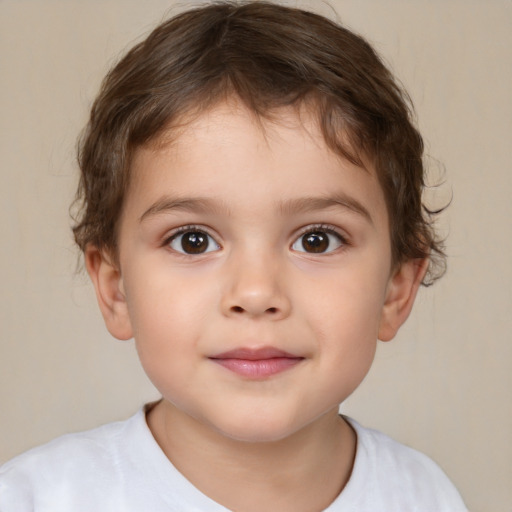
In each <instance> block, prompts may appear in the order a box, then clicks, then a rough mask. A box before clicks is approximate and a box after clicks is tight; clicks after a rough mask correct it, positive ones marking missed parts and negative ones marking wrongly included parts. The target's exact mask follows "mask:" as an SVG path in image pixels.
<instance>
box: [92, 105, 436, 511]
mask: <svg viewBox="0 0 512 512" xmlns="http://www.w3.org/2000/svg"><path fill="white" fill-rule="evenodd" d="M132 173H133V179H132V182H131V184H130V187H129V190H128V193H127V197H126V199H125V204H124V209H123V212H122V216H121V219H120V229H119V238H118V244H119V247H118V260H117V261H118V262H119V264H114V263H113V260H112V258H110V257H109V255H108V254H106V253H105V252H103V251H101V250H98V249H97V248H95V247H92V246H91V247H89V248H88V249H87V251H86V265H87V268H88V271H89V273H90V275H91V278H92V281H93V283H94V285H95V288H96V292H97V297H98V302H99V305H100V308H101V310H102V313H103V316H104V318H105V322H106V325H107V327H108V329H109V331H110V332H111V333H112V334H113V335H114V336H115V337H117V338H119V339H128V338H131V337H134V338H135V342H136V346H137V350H138V354H139V357H140V360H141V363H142V365H143V367H144V369H145V371H146V373H147V374H148V376H149V378H150V379H151V380H152V382H153V383H154V385H155V386H156V387H157V388H158V390H159V391H160V392H161V394H162V397H163V400H162V401H161V402H159V403H158V404H157V405H156V407H154V408H153V409H152V411H151V412H150V413H149V414H148V425H149V427H150V429H151V431H152V432H153V435H154V436H155V439H156V440H157V442H158V443H159V445H160V446H161V448H162V450H163V451H164V452H165V453H166V455H167V456H168V457H169V459H170V460H171V461H172V462H173V464H174V465H175V466H176V467H177V468H178V469H179V470H180V471H181V472H182V473H183V474H184V475H185V476H186V477H187V478H188V479H189V480H190V481H191V482H192V483H193V484H194V485H196V487H198V488H199V489H200V490H201V491H202V492H204V493H205V494H207V495H208V496H210V497H211V498H213V499H214V500H216V501H218V502H219V503H222V504H223V505H225V506H226V507H228V508H230V509H232V510H235V511H243V512H252V511H261V510H269V511H272V510H276V511H277V510H279V511H287V510H290V511H292V510H293V511H295V512H297V511H298V512H300V511H312V510H322V509H323V508H325V507H327V506H328V505H329V504H330V503H331V502H332V501H333V500H334V499H335V498H336V496H337V495H338V494H339V492H340V491H341V490H342V488H343V486H344V485H345V484H346V482H347V481H348V478H349V476H350V471H351V468H352V464H353V460H354V455H355V448H356V436H355V434H354V432H353V431H352V429H351V427H350V426H349V425H348V424H347V423H346V422H345V420H343V419H342V418H340V417H339V415H338V406H339V404H340V403H341V402H343V400H344V399H345V398H347V397H348V396H349V395H350V394H351V393H352V392H353V391H354V390H355V389H356V388H357V386H358V385H359V384H360V382H361V381H362V380H363V378H364V377H365V375H366V373H367V372H368V370H369V368H370V366H371V363H372V361H373V357H374V354H375V349H376V342H377V339H378V338H380V339H381V340H384V341H387V340H390V339H392V338H393V337H394V335H395V334H396V332H397V330H398V328H399V327H400V326H401V324H402V323H403V322H404V321H405V320H406V318H407V316H408V314H409V312H410V310H411V307H412V304H413V302H414V298H415V295H416V292H417V289H418V287H419V284H420V282H421V279H422V277H423V275H424V271H425V266H426V262H424V261H410V262H406V263H405V264H403V265H401V266H400V268H395V266H394V265H393V263H392V261H391V246H390V235H389V225H388V213H387V210H386V205H385V200H384V195H383V192H382V190H381V188H380V185H379V183H378V180H377V178H376V176H375V173H374V172H373V170H372V169H371V168H370V169H366V170H365V169H361V168H358V167H356V166H354V165H352V164H350V163H349V162H347V161H345V160H342V159H340V157H338V156H337V155H335V154H334V153H332V152H331V151H330V150H329V149H328V148H327V147H326V145H325V143H324V141H323V139H322V136H321V134H320V132H319V130H318V128H317V127H316V125H315V123H314V122H313V120H312V118H311V116H310V115H308V112H307V111H306V110H305V109H302V111H301V112H300V116H299V112H297V111H296V110H293V109H291V108H290V109H281V110H279V111H278V112H277V113H276V116H275V117H273V121H272V122H270V121H265V120H263V121H261V120H256V119H255V118H254V116H253V114H251V113H250V112H249V111H247V110H246V109H245V107H243V106H242V105H240V104H239V103H237V102H236V101H235V100H232V101H228V102H226V103H223V104H221V105H218V106H216V107H215V108H213V109H212V110H211V111H209V112H207V113H205V114H203V115H202V116H200V117H198V118H197V119H194V120H192V121H191V122H190V123H188V124H187V125H186V126H185V128H184V129H183V131H182V132H181V133H180V134H179V136H178V137H175V138H174V140H173V142H172V143H171V142H169V143H167V144H166V145H164V146H162V145H160V146H159V147H158V148H141V149H139V150H138V151H137V152H136V154H135V158H134V161H133V168H132ZM187 226H188V228H187ZM190 226H192V227H190ZM183 227H185V228H184V229H185V230H187V229H188V231H189V232H190V231H192V232H196V233H197V232H199V233H203V235H202V236H203V238H204V240H206V245H203V246H202V247H203V248H204V247H206V251H205V252H202V253H199V254H186V253H184V249H183V247H184V246H183V243H182V242H183V240H184V238H185V239H186V238H187V236H188V235H186V234H185V235H183V233H181V234H180V233H179V232H177V230H179V229H180V228H183ZM305 233H309V235H311V234H312V233H313V236H315V237H318V236H320V238H322V239H323V240H324V242H325V240H328V244H327V248H326V249H325V250H323V252H318V253H317V252H311V251H310V249H311V246H310V245H307V243H306V245H305V246H304V244H303V241H304V240H305V237H304V234H305ZM186 247H187V246H186V244H185V248H186ZM322 247H325V243H324V246H322ZM262 347H274V348H276V349H279V350H283V351H286V352H287V353H289V354H291V355H293V356H295V357H296V358H299V359H298V362H296V364H295V363H294V364H293V365H292V366H291V367H290V368H289V369H288V370H286V371H282V372H279V373H277V374H273V375H270V376H268V377H265V378H250V377H246V376H241V375H239V374H237V373H234V372H232V371H230V370H229V369H226V368H224V367H223V366H222V365H219V364H218V362H217V361H215V360H214V359H212V358H213V357H214V356H216V355H218V354H222V353H224V352H226V351H230V350H234V349H239V348H250V349H259V348H262ZM212 468H214V470H212Z"/></svg>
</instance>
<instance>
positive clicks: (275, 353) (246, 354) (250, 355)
mask: <svg viewBox="0 0 512 512" xmlns="http://www.w3.org/2000/svg"><path fill="white" fill-rule="evenodd" d="M277 357H286V358H293V359H302V357H301V356H297V355H295V354H290V353H289V352H285V351H284V350H280V349H278V348H274V347H262V348H256V349H254V348H245V347H242V348H236V349H234V350H228V351H227V352H222V353H221V354H216V355H214V356H212V357H211V358H210V359H244V360H246V361H259V360H262V359H274V358H277Z"/></svg>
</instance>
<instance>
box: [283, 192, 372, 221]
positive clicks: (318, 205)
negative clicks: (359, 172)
mask: <svg viewBox="0 0 512 512" xmlns="http://www.w3.org/2000/svg"><path fill="white" fill-rule="evenodd" d="M339 207H341V208H343V209H346V210H349V211H351V212H353V213H356V214H358V215H360V216H362V217H364V218H365V219H366V220H367V221H368V222H370V224H373V219H372V216H371V215H370V212H369V211H368V209H367V208H366V207H365V206H363V204H362V203H361V202H359V201H358V200H357V199H355V198H354V197H352V196H349V195H347V194H344V193H336V194H333V195H328V196H325V197H303V198H298V199H290V200H288V201H284V202H282V203H281V204H280V205H279V208H280V210H281V213H283V214H286V213H296V212H314V211H321V210H327V209H329V208H339Z"/></svg>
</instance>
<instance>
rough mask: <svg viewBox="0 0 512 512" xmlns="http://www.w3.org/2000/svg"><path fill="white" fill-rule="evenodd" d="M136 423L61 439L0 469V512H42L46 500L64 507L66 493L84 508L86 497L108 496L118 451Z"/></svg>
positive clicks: (114, 424) (113, 477) (117, 467)
mask: <svg viewBox="0 0 512 512" xmlns="http://www.w3.org/2000/svg"><path fill="white" fill-rule="evenodd" d="M136 418H137V416H134V417H133V418H131V419H130V420H127V421H123V422H117V423H110V424H108V425H104V426H102V427H99V428H96V429H93V430H89V431H86V432H80V433H75V434H68V435H64V436H62V437H59V438H57V439H55V440H53V441H51V442H49V443H47V444H45V445H42V446H39V447H37V448H34V449H32V450H29V451H28V452H26V453H24V454H22V455H20V456H18V457H16V458H14V459H12V460H11V461H9V462H7V463H6V464H4V465H3V466H1V467H0V510H2V511H3V510H6V511H7V510H8V511H9V512H11V511H12V512H18V511H23V512H24V511H28V510H30V511H32V510H36V509H37V510H47V509H46V508H44V506H41V504H44V503H45V502H46V501H47V500H48V499H49V498H50V497H51V499H52V503H62V504H65V503H69V502H68V501H67V495H69V494H70V489H71V488H72V489H73V494H74V495H75V497H76V498H78V497H79V496H80V499H83V502H84V503H89V504H90V503H91V500H90V499H91V497H93V496H94V495H96V494H97V495H101V494H103V493H102V488H105V490H107V488H108V489H109V492H110V491H113V490H114V489H112V487H111V486H112V485H115V482H116V473H117V472H118V471H119V467H120V466H121V464H120V462H121V461H120V457H121V456H122V455H121V454H122V450H121V449H120V446H121V445H122V444H123V443H124V442H126V435H127V433H129V431H130V426H131V423H133V422H134V421H136ZM36 504H37V506H36ZM63 506H64V505H63ZM3 507H5V508H3ZM58 510H59V511H60V510H61V509H58ZM75 510H76V509H75Z"/></svg>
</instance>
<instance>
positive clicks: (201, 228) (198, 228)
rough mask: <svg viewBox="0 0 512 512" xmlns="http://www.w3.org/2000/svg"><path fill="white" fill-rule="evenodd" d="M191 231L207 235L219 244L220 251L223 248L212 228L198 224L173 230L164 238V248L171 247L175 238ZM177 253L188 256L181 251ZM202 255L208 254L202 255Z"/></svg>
mask: <svg viewBox="0 0 512 512" xmlns="http://www.w3.org/2000/svg"><path fill="white" fill-rule="evenodd" d="M191 231H192V232H194V231H199V232H201V233H205V234H206V235H208V236H209V237H210V238H211V239H212V240H213V241H214V242H215V243H216V244H217V246H218V248H219V249H220V248H222V246H221V244H220V242H219V241H218V239H217V238H218V237H217V235H214V234H213V233H211V230H210V228H208V227H206V226H203V225H197V224H187V225H185V226H180V227H178V228H175V229H173V230H172V231H171V232H170V233H166V235H165V236H164V238H163V240H162V246H163V247H165V246H169V245H170V243H171V242H172V241H173V240H174V239H175V238H177V237H178V236H180V235H183V234H184V233H189V232H191ZM175 252H178V253H179V254H186V253H180V252H179V251H175ZM208 252H212V251H208ZM202 254H206V253H202ZM186 255H187V256H189V255H188V254H186ZM196 256H197V255H196Z"/></svg>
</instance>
